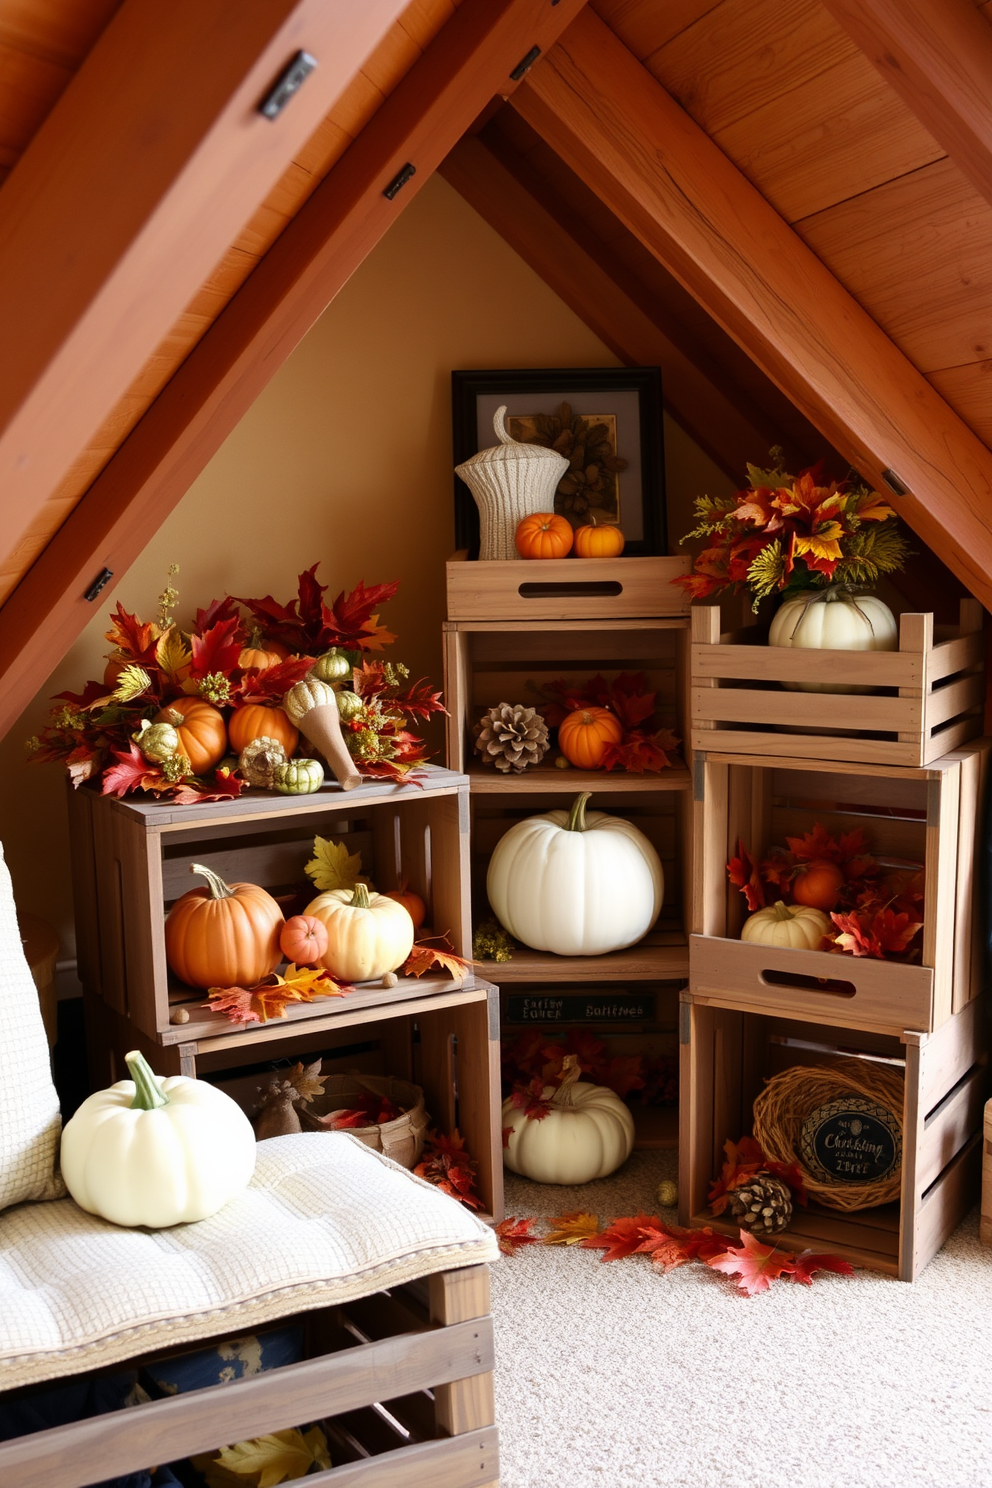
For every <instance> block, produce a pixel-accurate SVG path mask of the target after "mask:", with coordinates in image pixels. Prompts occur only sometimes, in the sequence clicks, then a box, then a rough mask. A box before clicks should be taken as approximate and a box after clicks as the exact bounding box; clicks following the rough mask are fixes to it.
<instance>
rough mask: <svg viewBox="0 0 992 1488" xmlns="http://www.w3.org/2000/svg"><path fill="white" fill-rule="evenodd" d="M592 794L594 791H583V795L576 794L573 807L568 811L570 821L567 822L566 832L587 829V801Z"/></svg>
mask: <svg viewBox="0 0 992 1488" xmlns="http://www.w3.org/2000/svg"><path fill="white" fill-rule="evenodd" d="M591 796H592V791H583V792H582V794H581V796H576V798H575V800H574V801H573V802H572V809H571V811H570V812H569V813H568V821H567V822H566V823H565V831H566V832H584V831H585V830H586V802H587V801H588V800H589V799H590V797H591Z"/></svg>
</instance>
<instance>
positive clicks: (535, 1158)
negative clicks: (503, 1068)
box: [502, 1054, 634, 1184]
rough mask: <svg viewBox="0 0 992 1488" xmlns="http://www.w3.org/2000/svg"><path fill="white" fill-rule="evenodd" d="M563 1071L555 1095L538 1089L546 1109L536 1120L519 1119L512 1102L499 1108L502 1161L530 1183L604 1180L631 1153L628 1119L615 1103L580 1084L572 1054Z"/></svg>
mask: <svg viewBox="0 0 992 1488" xmlns="http://www.w3.org/2000/svg"><path fill="white" fill-rule="evenodd" d="M564 1069H565V1073H564V1077H563V1079H562V1082H561V1084H560V1085H559V1086H558V1088H557V1089H556V1088H555V1087H554V1086H553V1085H546V1086H545V1087H544V1093H543V1094H544V1099H545V1100H547V1101H549V1102H550V1105H551V1109H550V1111H549V1112H548V1114H547V1115H546V1116H543V1117H541V1119H540V1120H538V1119H537V1118H535V1117H532V1116H527V1115H525V1114H524V1112H523V1111H521V1110H520V1108H519V1107H518V1106H515V1105H514V1104H513V1100H512V1098H511V1099H509V1100H505V1101H504V1102H503V1118H502V1119H503V1129H504V1136H505V1137H506V1146H505V1148H504V1149H503V1161H504V1163H505V1164H506V1166H507V1167H508V1168H509V1169H510V1170H511V1172H514V1173H522V1174H523V1176H524V1177H525V1178H533V1179H534V1181H535V1182H536V1183H564V1184H575V1183H591V1182H592V1180H593V1179H594V1178H606V1177H607V1176H608V1175H609V1174H610V1173H615V1172H616V1170H617V1168H619V1167H620V1165H621V1163H625V1162H626V1161H627V1159H628V1157H629V1156H630V1154H631V1152H632V1151H633V1147H634V1118H633V1116H631V1114H630V1111H629V1109H628V1108H627V1106H626V1105H625V1104H624V1102H623V1101H622V1100H621V1099H620V1097H619V1096H618V1095H617V1094H615V1092H614V1091H612V1090H609V1089H608V1088H607V1087H606V1086H605V1085H591V1084H589V1083H588V1081H586V1080H580V1079H579V1078H578V1077H579V1074H580V1073H581V1071H580V1070H579V1062H578V1060H577V1059H576V1057H575V1055H574V1054H569V1055H568V1056H567V1057H566V1059H565V1066H564ZM507 1128H509V1131H507Z"/></svg>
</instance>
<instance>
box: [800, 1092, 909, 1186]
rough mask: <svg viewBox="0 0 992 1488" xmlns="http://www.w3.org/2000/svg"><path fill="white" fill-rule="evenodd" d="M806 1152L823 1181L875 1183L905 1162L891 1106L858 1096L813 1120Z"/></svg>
mask: <svg viewBox="0 0 992 1488" xmlns="http://www.w3.org/2000/svg"><path fill="white" fill-rule="evenodd" d="M801 1147H802V1159H803V1163H804V1165H805V1166H806V1168H807V1169H808V1170H809V1171H810V1172H811V1173H813V1174H815V1175H816V1177H818V1178H820V1179H821V1180H825V1181H828V1182H834V1183H873V1182H875V1181H876V1180H877V1179H879V1178H885V1177H887V1175H888V1174H889V1173H891V1172H892V1169H893V1168H894V1167H895V1166H896V1164H897V1163H898V1162H899V1161H900V1159H901V1157H902V1132H901V1131H900V1129H899V1122H898V1121H897V1120H896V1118H895V1116H894V1115H893V1113H892V1112H891V1111H889V1110H887V1109H886V1107H885V1106H880V1105H879V1104H878V1103H877V1102H876V1101H872V1100H867V1099H862V1098H861V1097H860V1096H856V1095H852V1096H847V1097H846V1098H845V1099H843V1100H836V1101H831V1102H830V1103H829V1104H828V1105H825V1106H819V1107H818V1108H817V1109H816V1110H815V1111H812V1112H811V1113H810V1114H809V1116H807V1118H806V1120H805V1121H804V1122H803V1129H802V1136H801Z"/></svg>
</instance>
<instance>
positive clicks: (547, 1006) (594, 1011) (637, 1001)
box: [503, 992, 655, 1027]
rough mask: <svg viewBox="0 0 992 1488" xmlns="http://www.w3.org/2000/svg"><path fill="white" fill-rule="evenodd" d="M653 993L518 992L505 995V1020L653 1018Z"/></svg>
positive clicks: (627, 1020)
mask: <svg viewBox="0 0 992 1488" xmlns="http://www.w3.org/2000/svg"><path fill="white" fill-rule="evenodd" d="M654 1015H655V1007H654V998H653V997H650V996H648V997H639V996H635V995H633V994H627V993H622V992H602V993H596V992H589V993H580V994H578V995H577V994H576V993H574V992H569V993H561V994H556V993H553V992H551V993H536V992H523V993H515V994H513V995H511V996H509V997H508V998H507V999H506V1013H505V1015H504V1018H503V1022H504V1023H609V1024H612V1025H613V1026H614V1027H621V1026H622V1025H623V1024H625V1023H651V1022H653V1021H654Z"/></svg>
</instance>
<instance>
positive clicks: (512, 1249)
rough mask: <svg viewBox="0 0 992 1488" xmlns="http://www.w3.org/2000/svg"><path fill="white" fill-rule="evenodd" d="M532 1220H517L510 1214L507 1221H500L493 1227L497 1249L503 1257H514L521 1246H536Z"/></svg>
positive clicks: (536, 1236)
mask: <svg viewBox="0 0 992 1488" xmlns="http://www.w3.org/2000/svg"><path fill="white" fill-rule="evenodd" d="M533 1225H534V1221H533V1219H518V1218H517V1217H516V1215H515V1214H511V1215H510V1217H509V1218H508V1219H501V1220H500V1222H499V1224H495V1225H493V1229H494V1230H495V1231H496V1238H497V1239H498V1241H499V1248H500V1250H501V1251H502V1252H503V1254H504V1255H509V1256H512V1255H516V1253H517V1251H518V1250H519V1249H520V1247H521V1246H522V1245H537V1244H538V1243H539V1240H540V1236H539V1235H532V1234H531V1229H532V1228H533Z"/></svg>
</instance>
